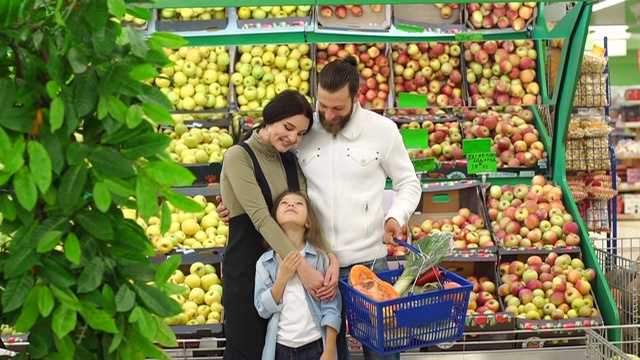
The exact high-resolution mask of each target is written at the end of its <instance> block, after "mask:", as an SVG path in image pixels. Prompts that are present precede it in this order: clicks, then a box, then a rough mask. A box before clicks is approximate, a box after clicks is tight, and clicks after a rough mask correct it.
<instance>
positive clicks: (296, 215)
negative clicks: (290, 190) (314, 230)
mask: <svg viewBox="0 0 640 360" xmlns="http://www.w3.org/2000/svg"><path fill="white" fill-rule="evenodd" d="M276 218H277V220H278V224H280V225H281V226H282V225H285V224H295V225H298V226H301V227H305V228H308V227H309V220H308V215H307V202H306V201H305V199H304V198H303V197H302V196H300V195H296V194H289V195H285V196H284V197H283V198H282V200H281V201H280V203H279V204H278V209H277V211H276Z"/></svg>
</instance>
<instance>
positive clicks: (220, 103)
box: [213, 95, 227, 109]
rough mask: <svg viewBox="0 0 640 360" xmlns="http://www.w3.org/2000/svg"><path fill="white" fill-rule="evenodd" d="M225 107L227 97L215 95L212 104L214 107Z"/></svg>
mask: <svg viewBox="0 0 640 360" xmlns="http://www.w3.org/2000/svg"><path fill="white" fill-rule="evenodd" d="M226 107H227V99H225V97H224V96H222V95H218V96H216V104H215V105H214V106H213V108H214V109H224V108H226Z"/></svg>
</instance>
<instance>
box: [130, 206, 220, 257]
mask: <svg viewBox="0 0 640 360" xmlns="http://www.w3.org/2000/svg"><path fill="white" fill-rule="evenodd" d="M193 200H194V201H196V202H197V203H199V204H200V205H202V211H201V212H198V213H190V212H185V211H182V210H179V209H177V208H176V207H174V206H173V205H171V203H169V209H171V225H170V226H169V231H167V232H166V233H165V234H162V233H161V232H160V218H159V217H151V218H150V219H149V221H148V222H145V221H144V220H142V218H139V217H138V216H137V213H136V211H135V210H134V209H128V208H123V209H122V213H123V215H124V217H125V218H127V219H131V220H134V221H136V222H137V223H138V224H139V225H140V226H141V227H142V228H143V229H144V231H145V234H146V235H147V236H148V237H149V239H150V240H151V243H152V244H153V247H154V248H155V249H156V250H158V251H159V252H161V253H163V254H167V253H169V252H170V251H171V250H173V249H176V248H179V249H203V248H212V247H221V246H225V245H226V244H227V236H228V235H229V227H228V226H227V225H225V224H224V223H223V222H222V221H220V217H219V216H218V212H217V211H216V204H214V203H211V202H208V201H207V199H206V198H205V197H204V196H203V195H196V196H194V197H193Z"/></svg>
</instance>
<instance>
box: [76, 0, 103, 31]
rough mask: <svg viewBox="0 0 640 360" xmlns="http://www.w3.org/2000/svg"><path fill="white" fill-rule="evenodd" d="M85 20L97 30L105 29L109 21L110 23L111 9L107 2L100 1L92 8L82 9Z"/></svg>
mask: <svg viewBox="0 0 640 360" xmlns="http://www.w3.org/2000/svg"><path fill="white" fill-rule="evenodd" d="M82 12H83V13H84V18H85V20H86V21H87V23H89V26H91V27H92V28H93V29H95V30H100V29H103V28H104V27H105V25H106V24H107V21H109V8H108V6H107V3H106V2H105V1H98V2H96V3H95V4H92V5H91V6H87V7H85V8H83V9H82Z"/></svg>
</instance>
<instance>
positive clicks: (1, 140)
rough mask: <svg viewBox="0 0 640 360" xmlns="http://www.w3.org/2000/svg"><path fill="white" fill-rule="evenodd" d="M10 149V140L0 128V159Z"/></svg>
mask: <svg viewBox="0 0 640 360" xmlns="http://www.w3.org/2000/svg"><path fill="white" fill-rule="evenodd" d="M2 80H3V79H0V84H2V83H3V81H2ZM2 90H3V89H0V94H2ZM0 101H2V98H0ZM0 109H1V108H0ZM11 148H12V145H11V140H9V135H7V132H6V131H4V129H3V128H1V127H0V159H2V156H4V155H6V154H8V153H9V151H11Z"/></svg>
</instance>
